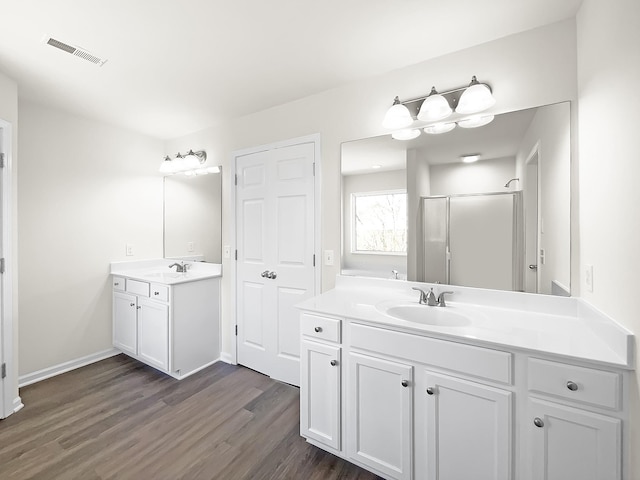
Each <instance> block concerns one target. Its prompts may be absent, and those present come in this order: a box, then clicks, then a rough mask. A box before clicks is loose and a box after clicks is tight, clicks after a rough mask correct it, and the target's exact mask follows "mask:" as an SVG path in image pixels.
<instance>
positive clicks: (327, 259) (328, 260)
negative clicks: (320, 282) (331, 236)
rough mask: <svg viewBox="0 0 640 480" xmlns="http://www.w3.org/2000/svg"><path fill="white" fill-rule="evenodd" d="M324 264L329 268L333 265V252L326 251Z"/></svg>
mask: <svg viewBox="0 0 640 480" xmlns="http://www.w3.org/2000/svg"><path fill="white" fill-rule="evenodd" d="M324 264H325V265H328V266H331V265H333V250H325V251H324Z"/></svg>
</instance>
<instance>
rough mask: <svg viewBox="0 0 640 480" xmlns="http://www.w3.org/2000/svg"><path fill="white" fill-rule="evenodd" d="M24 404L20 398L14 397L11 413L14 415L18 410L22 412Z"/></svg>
mask: <svg viewBox="0 0 640 480" xmlns="http://www.w3.org/2000/svg"><path fill="white" fill-rule="evenodd" d="M22 407H24V404H23V403H22V399H21V398H20V397H16V398H14V399H13V413H16V412H17V411H19V410H22Z"/></svg>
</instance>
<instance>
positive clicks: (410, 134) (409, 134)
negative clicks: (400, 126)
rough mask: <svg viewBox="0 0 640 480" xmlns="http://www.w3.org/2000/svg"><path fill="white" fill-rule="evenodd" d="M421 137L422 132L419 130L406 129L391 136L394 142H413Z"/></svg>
mask: <svg viewBox="0 0 640 480" xmlns="http://www.w3.org/2000/svg"><path fill="white" fill-rule="evenodd" d="M419 136H420V130H418V129H417V128H405V129H404V130H398V131H397V132H393V133H392V134H391V138H393V139H394V140H413V139H414V138H418V137H419Z"/></svg>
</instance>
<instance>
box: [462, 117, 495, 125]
mask: <svg viewBox="0 0 640 480" xmlns="http://www.w3.org/2000/svg"><path fill="white" fill-rule="evenodd" d="M493 119H494V116H493V115H474V116H473V117H469V118H465V119H463V120H460V121H458V126H459V127H462V128H477V127H482V126H484V125H487V124H489V123H491V122H493Z"/></svg>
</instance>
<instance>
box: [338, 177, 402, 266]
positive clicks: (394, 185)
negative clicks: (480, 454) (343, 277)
mask: <svg viewBox="0 0 640 480" xmlns="http://www.w3.org/2000/svg"><path fill="white" fill-rule="evenodd" d="M384 190H403V191H405V192H406V190H407V171H406V170H391V171H387V172H379V173H368V174H363V175H345V176H343V177H342V192H343V193H342V194H343V199H344V200H343V201H344V204H343V212H342V215H343V219H344V220H343V222H344V225H351V224H352V223H353V222H352V221H351V215H352V205H351V195H352V194H353V193H363V192H380V191H384ZM351 233H352V229H351V228H345V229H343V234H344V240H343V241H344V243H343V253H342V268H344V269H349V270H366V271H368V272H375V273H377V274H378V275H380V276H382V277H384V278H391V270H397V271H398V272H400V273H401V274H403V275H406V274H407V256H406V255H381V254H375V255H373V254H361V253H351V241H352V236H351Z"/></svg>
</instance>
